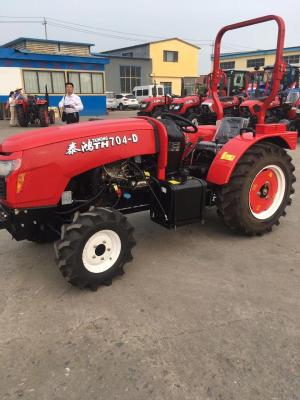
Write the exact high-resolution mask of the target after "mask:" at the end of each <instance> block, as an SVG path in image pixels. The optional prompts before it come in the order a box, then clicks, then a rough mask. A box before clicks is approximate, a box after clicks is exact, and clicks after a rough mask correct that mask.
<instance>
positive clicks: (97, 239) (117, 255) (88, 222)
mask: <svg viewBox="0 0 300 400" xmlns="http://www.w3.org/2000/svg"><path fill="white" fill-rule="evenodd" d="M132 232H133V227H132V226H131V225H130V224H129V222H128V221H127V219H126V217H125V216H124V215H123V214H122V213H120V212H119V211H117V210H114V209H112V208H94V207H92V208H91V209H90V210H89V211H88V212H84V213H77V214H75V217H74V220H73V223H72V224H70V225H64V226H63V228H62V235H61V240H59V241H58V242H57V243H56V244H55V252H56V256H57V260H58V266H59V269H60V271H61V273H62V275H63V276H64V277H65V278H66V279H67V280H68V282H69V283H71V284H72V285H74V286H78V287H79V288H81V289H83V288H90V289H91V290H97V288H98V286H100V285H110V284H111V282H112V279H113V278H114V277H115V276H116V275H122V274H123V273H124V271H123V266H124V264H125V263H126V262H127V261H130V260H131V259H132V255H131V249H132V247H133V246H134V245H135V241H134V239H133V236H132Z"/></svg>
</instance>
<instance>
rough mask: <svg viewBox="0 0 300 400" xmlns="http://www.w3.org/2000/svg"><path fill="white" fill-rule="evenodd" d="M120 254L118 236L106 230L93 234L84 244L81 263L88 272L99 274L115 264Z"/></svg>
mask: <svg viewBox="0 0 300 400" xmlns="http://www.w3.org/2000/svg"><path fill="white" fill-rule="evenodd" d="M120 253H121V239H120V236H119V235H118V234H117V233H116V232H114V231H111V230H108V229H106V230H102V231H98V232H96V233H94V235H93V236H91V237H90V238H89V240H88V241H87V242H86V244H85V246H84V249H83V252H82V262H83V265H84V267H85V268H86V269H87V270H88V271H89V272H92V273H94V274H100V273H102V272H105V271H107V270H109V269H110V268H111V267H112V266H113V265H114V264H115V263H116V261H117V259H118V258H119V255H120Z"/></svg>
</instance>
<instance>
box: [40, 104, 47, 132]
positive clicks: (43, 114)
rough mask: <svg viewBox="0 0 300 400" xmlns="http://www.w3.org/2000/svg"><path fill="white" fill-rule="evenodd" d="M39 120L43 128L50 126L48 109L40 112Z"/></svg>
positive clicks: (42, 109)
mask: <svg viewBox="0 0 300 400" xmlns="http://www.w3.org/2000/svg"><path fill="white" fill-rule="evenodd" d="M39 120H40V125H41V127H46V126H48V125H49V115H48V110H47V109H45V108H41V109H40V110H39Z"/></svg>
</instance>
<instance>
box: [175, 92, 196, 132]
mask: <svg viewBox="0 0 300 400" xmlns="http://www.w3.org/2000/svg"><path fill="white" fill-rule="evenodd" d="M202 102H203V97H202V96H201V95H198V94H194V95H190V96H185V97H175V98H174V99H173V101H172V103H171V104H170V106H169V112H170V113H172V114H175V115H180V116H182V117H184V118H186V119H188V120H189V121H191V122H192V123H193V124H194V125H196V126H198V124H199V120H198V118H199V115H200V106H201V103H202Z"/></svg>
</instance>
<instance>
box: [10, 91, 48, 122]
mask: <svg viewBox="0 0 300 400" xmlns="http://www.w3.org/2000/svg"><path fill="white" fill-rule="evenodd" d="M48 107H49V96H48V92H47V88H46V94H45V98H40V97H37V96H35V95H28V96H22V95H21V96H19V97H18V98H17V99H16V113H17V119H18V123H19V125H20V126H23V127H26V126H28V124H31V125H38V126H41V127H46V126H48V125H49V123H50V124H54V123H55V113H54V110H49V108H48Z"/></svg>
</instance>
